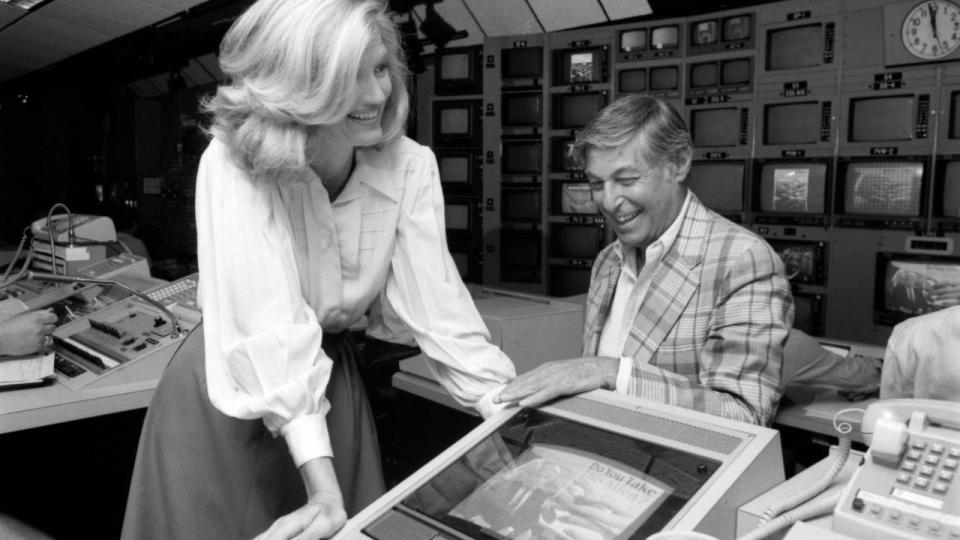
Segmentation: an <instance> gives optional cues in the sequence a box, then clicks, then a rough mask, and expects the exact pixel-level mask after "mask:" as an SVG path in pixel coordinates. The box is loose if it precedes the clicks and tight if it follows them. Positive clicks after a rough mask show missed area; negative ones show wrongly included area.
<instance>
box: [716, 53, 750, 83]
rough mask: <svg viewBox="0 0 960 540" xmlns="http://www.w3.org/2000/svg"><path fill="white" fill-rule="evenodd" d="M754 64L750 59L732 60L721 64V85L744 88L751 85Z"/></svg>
mask: <svg viewBox="0 0 960 540" xmlns="http://www.w3.org/2000/svg"><path fill="white" fill-rule="evenodd" d="M752 74H753V62H751V61H750V59H749V58H732V59H730V60H723V61H722V62H720V85H721V86H742V85H745V84H750V81H751V79H752V78H753V77H752Z"/></svg>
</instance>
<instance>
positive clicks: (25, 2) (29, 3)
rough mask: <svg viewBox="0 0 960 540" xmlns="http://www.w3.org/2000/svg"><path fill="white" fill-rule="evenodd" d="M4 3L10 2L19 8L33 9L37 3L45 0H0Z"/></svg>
mask: <svg viewBox="0 0 960 540" xmlns="http://www.w3.org/2000/svg"><path fill="white" fill-rule="evenodd" d="M0 2H3V3H4V4H10V5H11V6H17V7H18V8H23V9H26V10H28V11H29V10H31V9H33V8H35V7H36V6H37V4H39V3H41V2H43V0H0Z"/></svg>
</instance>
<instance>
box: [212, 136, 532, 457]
mask: <svg viewBox="0 0 960 540" xmlns="http://www.w3.org/2000/svg"><path fill="white" fill-rule="evenodd" d="M196 217H197V238H198V241H197V250H198V258H199V265H200V290H199V299H200V303H201V306H202V308H203V320H204V338H205V342H206V343H205V349H206V374H207V389H208V392H209V395H210V400H211V402H212V403H213V404H214V405H215V406H216V407H217V408H218V409H219V410H221V411H222V412H224V413H225V414H227V415H229V416H232V417H236V418H242V419H255V418H262V419H263V422H264V424H265V425H266V426H267V428H269V429H270V431H271V432H272V433H273V434H274V435H278V434H282V435H283V437H284V438H285V440H286V442H287V445H288V447H289V448H290V452H291V454H292V455H293V459H294V462H295V463H296V465H297V466H300V465H301V464H303V463H304V462H306V461H308V460H310V459H313V458H316V457H321V456H331V455H332V450H331V447H330V438H329V434H328V432H327V426H326V418H325V415H326V413H327V411H328V410H329V408H330V405H329V403H328V402H327V400H326V399H325V397H324V392H325V389H326V386H327V382H328V380H329V378H330V370H331V365H332V364H331V360H330V358H329V357H328V356H327V355H326V354H325V353H324V352H323V350H322V349H321V343H322V339H323V333H324V331H326V332H339V331H342V330H345V329H346V328H347V327H348V326H349V325H350V324H352V323H355V322H357V321H358V320H360V319H361V318H362V317H363V316H364V315H365V313H366V312H367V311H368V308H371V309H370V312H371V320H370V325H371V328H370V330H371V331H372V332H374V333H375V334H377V335H378V336H380V337H389V335H390V334H391V333H393V331H395V330H399V329H403V330H408V331H409V332H410V334H412V336H413V338H414V339H415V340H416V342H417V344H418V345H419V346H420V348H421V349H422V350H423V352H424V353H425V354H426V355H427V356H429V357H430V358H432V359H434V360H436V361H430V362H429V363H430V365H431V369H432V371H433V372H434V374H435V375H436V377H437V379H438V380H439V381H440V382H441V383H442V384H443V385H444V386H445V387H446V388H447V390H448V391H449V392H450V393H451V394H452V395H453V396H454V397H455V398H456V399H457V400H458V401H459V402H460V403H462V404H464V405H469V406H473V407H476V408H477V409H478V410H479V411H480V412H481V414H483V415H484V416H488V415H489V414H491V413H492V412H493V411H494V410H496V409H497V408H498V406H497V405H494V404H493V403H492V398H493V396H494V395H495V394H496V393H497V391H498V389H499V388H500V386H501V385H502V384H503V383H505V382H506V381H508V380H510V379H511V378H513V377H514V376H515V371H514V367H513V364H512V363H511V361H510V360H509V359H508V358H507V357H506V356H505V355H504V354H503V353H502V352H501V351H500V349H498V348H497V347H495V346H493V345H491V344H490V343H489V334H488V332H487V329H486V327H485V326H484V324H483V321H482V320H481V319H480V315H479V314H478V313H477V310H476V308H475V306H474V304H473V301H472V299H471V298H470V294H469V292H468V291H467V289H466V287H465V286H464V285H463V282H462V281H461V279H460V275H459V273H458V272H457V269H456V266H455V265H454V263H453V260H452V258H451V257H450V255H449V252H448V251H447V245H446V234H445V227H444V212H443V195H442V193H441V190H440V180H439V175H438V172H437V165H436V159H435V158H434V156H433V153H432V152H431V151H430V149H429V148H426V147H424V146H421V145H419V144H417V143H415V142H413V141H411V140H410V139H407V138H401V139H399V140H397V141H394V142H392V143H390V144H389V145H387V146H386V147H384V148H383V149H380V150H376V149H362V150H358V151H357V159H356V168H355V170H354V173H353V176H352V177H351V178H350V181H349V182H348V183H347V185H346V186H345V188H344V190H343V192H342V193H341V194H340V196H339V197H338V198H337V199H336V200H335V201H334V202H333V203H331V202H330V199H329V197H328V195H327V192H326V190H325V189H324V188H323V185H322V184H321V182H320V179H319V178H318V177H317V176H316V175H315V174H314V173H313V171H312V170H311V169H310V168H309V167H304V168H303V169H302V170H298V171H295V172H293V173H290V174H288V175H286V176H285V177H284V178H281V179H280V180H279V181H276V182H267V181H262V180H254V179H252V178H251V177H250V176H249V175H248V174H247V173H245V172H244V171H243V170H241V169H239V168H238V167H237V166H236V165H235V164H234V162H233V161H232V160H231V159H230V157H229V151H228V149H227V147H226V146H225V145H224V144H223V143H222V142H220V141H218V140H217V139H214V140H213V141H211V143H210V146H209V147H208V148H207V150H206V152H204V154H203V157H202V159H201V161H200V168H199V171H198V173H197V192H196Z"/></svg>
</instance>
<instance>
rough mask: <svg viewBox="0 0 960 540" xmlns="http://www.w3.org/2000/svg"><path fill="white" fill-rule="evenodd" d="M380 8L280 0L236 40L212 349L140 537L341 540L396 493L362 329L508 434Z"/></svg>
mask: <svg viewBox="0 0 960 540" xmlns="http://www.w3.org/2000/svg"><path fill="white" fill-rule="evenodd" d="M384 9H385V8H384V6H383V4H382V3H381V2H378V1H373V0H367V1H357V0H259V1H258V2H256V3H255V4H253V5H252V6H251V7H250V8H249V10H248V11H247V12H246V13H244V14H243V15H242V16H241V17H240V18H239V19H238V20H237V21H236V22H235V23H234V25H233V27H232V28H231V29H230V30H229V31H228V33H227V35H226V36H225V38H224V40H223V43H222V45H221V53H220V62H221V65H222V68H223V71H224V73H226V74H227V75H228V76H229V79H230V80H229V83H228V84H226V85H224V86H222V87H220V88H219V89H218V91H217V94H216V96H214V97H213V98H212V99H211V100H210V101H209V102H208V103H207V108H208V110H209V111H210V112H211V113H212V116H213V124H212V127H211V132H212V133H213V139H212V141H211V143H210V146H209V147H208V148H207V150H206V152H205V153H204V156H203V159H202V160H201V164H200V169H199V172H198V176H197V207H196V215H197V234H198V242H197V247H198V257H199V264H200V295H199V297H200V301H201V305H202V308H203V325H202V331H199V330H195V331H194V332H193V333H192V334H191V335H190V336H189V338H188V339H187V340H186V341H185V343H184V344H183V345H182V346H181V348H180V350H179V351H178V352H177V354H176V355H175V356H174V358H173V360H172V361H171V365H170V367H168V368H167V371H166V372H165V373H164V376H163V379H162V381H161V383H160V386H159V387H158V389H157V392H156V394H155V396H154V399H153V402H152V403H151V405H150V409H149V411H148V414H147V418H146V421H145V426H144V430H143V434H142V436H141V441H140V448H139V450H138V456H137V464H136V467H135V471H134V478H133V482H132V484H131V488H130V495H129V500H128V505H127V514H126V517H125V521H124V529H123V536H124V537H125V538H151V537H158V538H250V537H253V536H255V535H257V534H260V535H261V537H262V538H292V537H294V536H296V537H297V538H324V537H328V536H330V535H332V534H333V533H334V532H336V530H337V529H339V528H340V527H341V526H342V524H343V523H344V521H345V519H346V518H347V516H349V515H351V514H353V513H355V512H357V511H359V510H360V509H361V508H363V507H364V506H365V505H367V504H368V503H369V502H371V501H372V500H374V499H375V498H376V497H377V496H378V495H380V494H381V493H382V491H383V489H384V486H383V478H382V473H381V470H380V458H379V451H378V448H377V441H376V433H375V431H374V425H373V421H372V418H371V415H370V411H369V406H368V404H367V401H366V396H365V395H364V392H363V388H362V385H361V381H360V378H359V375H358V372H357V368H356V365H355V359H356V357H357V352H356V345H355V344H354V342H353V340H352V338H351V336H350V334H349V333H348V332H347V329H348V327H349V326H350V325H352V324H354V323H356V322H357V321H359V320H360V319H361V318H362V317H363V316H364V314H368V320H369V323H368V332H369V333H373V334H374V335H377V336H378V337H389V336H390V335H392V333H393V332H394V331H397V330H404V331H409V332H410V334H412V336H413V338H414V339H415V340H416V342H417V344H418V345H419V346H420V347H421V349H423V350H424V352H426V353H427V354H428V355H429V356H430V357H431V358H434V359H436V360H437V361H438V362H436V363H435V364H433V366H432V367H433V368H434V371H435V372H436V374H437V376H438V378H439V380H440V381H441V382H442V383H443V384H444V385H445V386H446V387H447V388H448V389H450V391H451V392H452V393H453V395H454V397H456V398H457V399H458V400H459V401H461V402H462V403H464V404H467V405H471V406H474V407H476V408H477V409H478V410H479V411H480V412H481V413H482V414H484V415H488V414H490V413H491V412H492V411H494V410H495V409H496V407H497V405H494V404H493V403H492V397H493V395H495V394H496V392H498V389H499V388H500V387H501V386H502V384H503V383H504V382H506V381H508V380H510V379H511V378H512V377H513V376H514V368H513V364H512V363H511V362H510V360H509V359H508V358H507V357H506V356H504V354H503V353H502V352H501V351H500V350H499V349H497V348H495V347H493V346H492V345H490V344H489V342H488V340H487V337H488V336H487V331H486V329H485V327H484V325H483V322H482V321H481V319H480V317H479V315H478V313H477V311H476V308H475V307H474V306H473V303H472V301H471V299H470V296H469V293H468V292H467V290H466V288H465V287H464V285H463V283H462V281H461V280H460V277H459V275H458V273H457V270H456V267H455V265H454V264H453V261H452V258H451V257H450V255H449V252H448V250H447V245H446V240H445V236H444V234H445V233H444V216H443V198H442V194H441V191H440V183H439V178H438V175H437V166H436V160H435V158H434V156H433V154H432V153H431V151H430V150H429V149H428V148H425V147H423V146H420V145H418V144H416V143H415V142H413V141H411V140H409V139H407V138H405V137H404V136H403V135H402V131H403V127H404V122H405V118H406V115H407V112H408V103H407V91H406V86H405V76H406V75H405V69H404V64H403V60H402V57H401V52H400V45H399V40H398V37H397V32H396V30H395V28H394V27H393V25H392V24H391V21H390V19H389V17H388V14H387V13H386V12H385V11H384Z"/></svg>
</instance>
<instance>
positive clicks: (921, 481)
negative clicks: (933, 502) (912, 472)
mask: <svg viewBox="0 0 960 540" xmlns="http://www.w3.org/2000/svg"><path fill="white" fill-rule="evenodd" d="M913 485H914V486H915V487H918V488H920V489H926V488H927V486H928V485H930V480H927V479H926V478H916V479H914V481H913Z"/></svg>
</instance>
